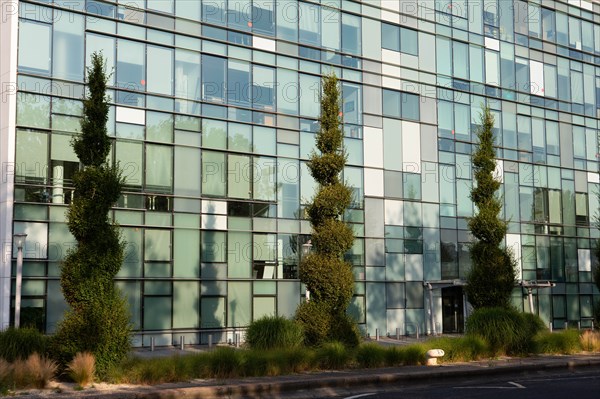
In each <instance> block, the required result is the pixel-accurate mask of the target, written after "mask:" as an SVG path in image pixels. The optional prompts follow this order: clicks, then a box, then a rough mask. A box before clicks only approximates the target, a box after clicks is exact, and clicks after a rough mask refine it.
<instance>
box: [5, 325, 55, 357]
mask: <svg viewBox="0 0 600 399" xmlns="http://www.w3.org/2000/svg"><path fill="white" fill-rule="evenodd" d="M47 348H48V337H47V336H45V335H44V334H42V333H41V332H39V331H38V330H36V329H35V328H31V327H21V328H13V327H10V328H8V329H6V330H4V331H0V358H2V359H4V360H6V361H8V362H13V361H15V360H17V359H27V358H28V357H29V356H30V355H31V354H33V353H34V352H37V353H41V354H45V353H46V350H47Z"/></svg>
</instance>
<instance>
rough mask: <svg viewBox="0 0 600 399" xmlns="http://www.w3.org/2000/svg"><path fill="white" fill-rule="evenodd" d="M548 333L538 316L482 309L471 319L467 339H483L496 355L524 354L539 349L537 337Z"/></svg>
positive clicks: (512, 310) (476, 311)
mask: <svg viewBox="0 0 600 399" xmlns="http://www.w3.org/2000/svg"><path fill="white" fill-rule="evenodd" d="M544 330H546V326H545V325H544V322H543V321H542V320H541V319H540V318H539V317H538V316H535V315H531V314H529V313H521V312H518V311H517V310H515V309H506V308H481V309H477V310H475V311H474V312H473V313H472V314H471V315H470V316H469V318H468V319H467V324H466V334H467V336H476V337H480V338H482V339H483V340H484V341H485V342H486V343H487V344H488V345H489V349H490V354H491V355H492V356H498V355H505V354H507V355H523V354H527V353H529V352H532V351H534V350H535V346H534V341H533V339H534V337H535V336H536V335H537V334H538V333H540V332H542V331H544Z"/></svg>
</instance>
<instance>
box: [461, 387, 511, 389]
mask: <svg viewBox="0 0 600 399" xmlns="http://www.w3.org/2000/svg"><path fill="white" fill-rule="evenodd" d="M453 388H454V389H517V387H453Z"/></svg>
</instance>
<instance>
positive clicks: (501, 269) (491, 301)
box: [466, 107, 516, 308]
mask: <svg viewBox="0 0 600 399" xmlns="http://www.w3.org/2000/svg"><path fill="white" fill-rule="evenodd" d="M493 128H494V117H493V115H492V113H491V112H490V109H489V108H488V107H486V108H484V109H483V113H482V115H481V126H479V128H478V130H477V138H478V139H479V144H478V146H477V148H476V150H475V152H474V153H473V157H472V160H473V174H474V180H475V182H474V183H475V184H473V188H472V190H471V195H470V197H471V200H472V201H473V202H474V203H475V205H476V207H477V210H476V215H475V216H474V217H472V218H470V219H469V229H470V230H471V233H472V234H473V236H474V237H475V238H476V239H477V241H476V242H474V243H473V244H472V245H471V248H470V252H471V259H472V269H471V271H470V272H469V274H468V276H467V287H466V292H467V295H468V297H469V302H471V304H472V305H473V307H475V308H480V307H504V308H508V307H510V297H511V293H512V290H513V288H514V283H515V278H516V274H515V266H516V262H515V260H514V257H513V256H512V253H511V252H510V250H508V249H504V248H501V246H500V244H501V242H502V240H503V239H504V237H505V235H506V231H507V222H506V221H504V220H501V219H500V218H499V214H500V211H501V209H502V203H501V200H500V198H499V197H498V196H497V194H496V192H497V191H498V189H499V188H500V182H499V181H498V180H497V179H496V178H495V177H494V170H495V168H496V155H495V150H494V133H493V130H492V129H493Z"/></svg>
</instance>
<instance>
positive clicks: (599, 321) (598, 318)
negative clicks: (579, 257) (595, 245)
mask: <svg viewBox="0 0 600 399" xmlns="http://www.w3.org/2000/svg"><path fill="white" fill-rule="evenodd" d="M598 269H599V270H600V267H598ZM593 312H594V326H595V328H596V329H600V301H597V302H596V303H595V304H594V309H593Z"/></svg>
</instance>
